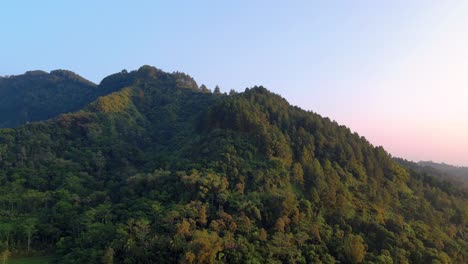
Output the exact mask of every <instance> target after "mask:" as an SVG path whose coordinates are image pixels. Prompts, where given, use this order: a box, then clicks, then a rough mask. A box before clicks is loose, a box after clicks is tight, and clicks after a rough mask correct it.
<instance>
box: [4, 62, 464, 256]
mask: <svg viewBox="0 0 468 264" xmlns="http://www.w3.org/2000/svg"><path fill="white" fill-rule="evenodd" d="M101 86H102V87H103V89H109V90H114V91H116V92H114V93H111V94H109V95H107V96H104V97H100V98H98V99H97V100H95V101H94V102H92V103H91V104H89V105H88V106H86V107H85V108H83V109H82V110H80V111H78V112H76V113H72V114H66V115H62V116H60V117H58V118H55V119H52V120H49V121H47V122H39V123H34V124H29V125H26V126H22V127H19V128H17V129H4V130H0V183H1V185H0V208H1V211H0V212H1V216H0V241H2V242H3V244H2V245H0V249H1V250H5V249H7V248H8V249H10V250H12V251H13V252H25V251H27V250H28V247H29V248H30V249H31V248H32V249H34V250H38V251H40V250H51V249H53V250H55V252H56V255H57V257H58V258H59V262H60V263H155V262H158V263H177V262H182V263H217V262H221V263H223V262H224V263H319V262H323V263H334V262H337V261H339V262H342V263H362V262H368V263H409V262H411V263H429V262H434V263H451V262H452V263H466V262H467V261H468V252H467V249H468V243H467V240H468V237H467V234H468V233H467V223H468V215H467V214H468V210H467V209H468V199H467V198H468V194H467V193H466V192H463V191H461V190H459V189H456V188H453V186H451V185H450V184H447V183H441V182H439V181H437V180H433V179H432V178H430V177H429V178H428V177H425V176H423V175H420V174H418V172H415V171H408V170H406V169H405V168H403V167H402V166H400V165H398V164H397V163H396V162H395V161H394V160H393V159H392V157H390V156H389V155H388V154H387V153H386V152H385V150H384V149H382V148H381V147H374V146H372V145H371V144H370V143H369V142H367V141H366V140H365V139H364V138H362V137H360V136H359V135H357V134H353V133H351V132H350V130H349V129H348V128H346V127H344V126H340V125H338V124H336V123H335V122H332V121H331V120H329V119H327V118H322V117H321V116H319V115H317V114H315V113H312V112H307V111H304V110H301V109H300V108H297V107H293V106H291V105H289V104H288V103H287V102H286V100H284V99H283V98H281V97H280V96H278V95H275V94H273V93H271V92H269V91H268V90H266V89H265V88H263V87H254V88H252V89H246V91H245V92H243V93H231V94H230V95H225V94H220V93H217V94H213V93H208V92H202V90H201V89H199V88H198V86H197V84H196V83H195V81H193V79H192V78H191V77H190V76H188V75H185V74H182V73H174V74H168V73H165V72H162V71H160V70H157V69H155V68H152V67H149V66H144V67H142V68H140V69H139V70H138V71H134V72H131V73H125V72H122V73H119V74H116V75H112V76H110V77H108V78H106V79H104V80H103V82H102V83H101ZM203 91H206V90H205V89H203Z"/></svg>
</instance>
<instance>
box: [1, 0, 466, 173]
mask: <svg viewBox="0 0 468 264" xmlns="http://www.w3.org/2000/svg"><path fill="white" fill-rule="evenodd" d="M325 2H326V3H325ZM381 2H384V1H321V3H318V2H313V1H256V2H255V3H252V1H229V2H228V1H170V3H169V1H139V2H138V4H137V2H130V1H79V2H76V3H70V2H68V1H10V2H8V3H4V4H3V6H2V9H1V11H0V14H1V15H0V24H1V25H2V26H1V32H2V35H3V38H2V40H3V41H2V42H1V43H0V59H1V61H2V63H1V65H0V75H11V74H20V73H23V72H25V71H27V70H32V69H43V70H53V69H58V68H61V69H69V70H72V71H75V72H77V73H79V74H81V75H82V76H83V77H85V78H88V79H91V80H93V81H95V82H99V81H100V80H101V78H103V77H104V76H106V75H108V74H111V73H114V72H117V71H120V70H122V69H124V68H126V69H129V70H133V69H136V68H138V67H139V66H141V65H143V64H150V65H154V66H156V67H158V68H161V69H163V70H166V71H176V70H177V71H184V72H186V73H188V74H190V75H192V76H194V77H195V79H196V80H197V81H198V83H199V84H201V83H204V84H206V85H208V87H210V88H213V87H214V86H215V85H216V84H219V85H220V86H221V88H222V90H223V91H228V90H229V89H236V90H243V89H244V88H245V87H250V86H253V85H256V84H259V85H264V86H266V87H267V88H269V89H270V90H272V91H274V92H277V93H279V94H281V95H283V96H285V97H286V98H287V99H288V100H289V101H290V102H292V103H294V104H297V105H299V106H301V107H302V108H305V109H309V110H312V111H314V112H318V113H320V114H321V115H324V116H328V117H330V118H331V119H334V120H336V121H337V122H338V123H340V124H344V125H347V126H349V127H350V128H351V129H352V130H354V131H356V132H358V133H360V134H361V135H363V136H365V137H366V138H368V139H369V141H370V142H372V143H373V144H375V145H383V146H384V147H385V148H386V149H387V150H388V151H389V152H390V153H392V154H393V155H394V156H399V157H403V158H406V159H410V160H415V161H417V160H434V161H437V162H447V163H450V164H455V165H468V137H467V136H466V135H468V105H467V102H468V87H467V85H468V74H467V73H468V51H467V48H466V47H468V19H467V18H466V14H467V13H468V3H467V2H463V1H387V2H389V3H381ZM18 14H22V15H21V16H18Z"/></svg>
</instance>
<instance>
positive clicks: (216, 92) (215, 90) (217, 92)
mask: <svg viewBox="0 0 468 264" xmlns="http://www.w3.org/2000/svg"><path fill="white" fill-rule="evenodd" d="M213 93H214V94H221V89H219V86H218V85H216V87H215V89H214V92H213Z"/></svg>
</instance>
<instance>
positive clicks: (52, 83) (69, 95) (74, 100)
mask: <svg viewBox="0 0 468 264" xmlns="http://www.w3.org/2000/svg"><path fill="white" fill-rule="evenodd" d="M108 88H110V89H102V87H100V86H97V85H96V84H94V83H92V82H90V81H88V80H86V79H84V78H83V77H81V76H79V75H77V74H75V73H73V72H71V71H66V70H55V71H51V72H50V73H47V72H44V71H29V72H26V73H25V74H21V75H16V76H8V77H0V128H7V127H9V128H11V127H17V126H20V125H22V124H26V123H29V122H35V121H41V120H47V119H50V118H52V117H56V116H58V115H60V114H63V113H68V112H74V111H77V110H79V109H81V108H83V107H84V106H86V105H87V104H89V103H90V102H92V101H94V100H95V99H96V98H97V97H99V96H101V95H105V94H108V93H109V92H111V91H112V87H108Z"/></svg>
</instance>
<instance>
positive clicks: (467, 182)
mask: <svg viewBox="0 0 468 264" xmlns="http://www.w3.org/2000/svg"><path fill="white" fill-rule="evenodd" d="M395 161H396V162H398V163H399V164H401V165H402V166H404V167H406V168H407V169H410V170H414V171H417V172H418V173H419V174H424V175H430V176H432V177H434V178H437V179H439V180H442V181H447V182H450V183H451V184H453V185H454V186H456V187H458V188H467V187H468V168H466V167H457V166H452V165H448V164H445V163H435V162H432V161H420V162H417V163H416V162H411V161H407V160H404V159H401V158H395Z"/></svg>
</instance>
